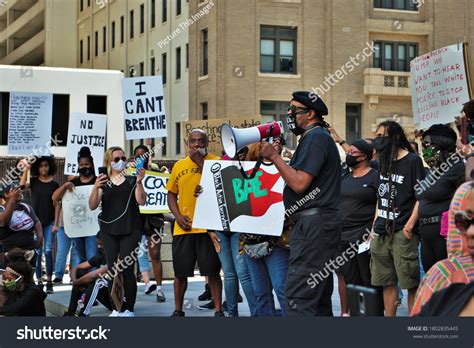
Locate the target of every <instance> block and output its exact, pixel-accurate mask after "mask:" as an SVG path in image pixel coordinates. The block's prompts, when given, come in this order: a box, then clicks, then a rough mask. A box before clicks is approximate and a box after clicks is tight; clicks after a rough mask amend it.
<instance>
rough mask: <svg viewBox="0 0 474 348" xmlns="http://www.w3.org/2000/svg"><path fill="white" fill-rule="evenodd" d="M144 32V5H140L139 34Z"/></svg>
mask: <svg viewBox="0 0 474 348" xmlns="http://www.w3.org/2000/svg"><path fill="white" fill-rule="evenodd" d="M144 32H145V5H144V4H141V5H140V34H143V33H144Z"/></svg>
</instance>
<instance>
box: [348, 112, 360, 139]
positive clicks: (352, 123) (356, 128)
mask: <svg viewBox="0 0 474 348" xmlns="http://www.w3.org/2000/svg"><path fill="white" fill-rule="evenodd" d="M361 109H362V107H361V105H360V104H346V141H347V143H348V144H353V143H354V142H355V141H356V140H357V139H360V138H361V137H362V133H361V121H362V116H361Z"/></svg>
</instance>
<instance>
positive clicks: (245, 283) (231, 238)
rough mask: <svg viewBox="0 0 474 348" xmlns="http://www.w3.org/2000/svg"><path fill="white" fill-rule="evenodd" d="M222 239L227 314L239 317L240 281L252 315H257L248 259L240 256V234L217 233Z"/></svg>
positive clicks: (221, 253)
mask: <svg viewBox="0 0 474 348" xmlns="http://www.w3.org/2000/svg"><path fill="white" fill-rule="evenodd" d="M217 237H218V238H219V239H220V245H221V252H220V253H219V259H220V260H221V264H222V270H223V271H224V291H225V297H226V301H227V312H228V313H229V315H230V316H238V315H239V311H238V307H237V305H238V298H237V297H238V294H239V280H240V284H241V285H242V289H243V290H244V294H245V297H246V299H247V303H248V305H249V309H250V314H251V315H252V316H256V315H257V307H256V303H255V293H254V290H253V285H252V277H251V276H250V272H249V269H248V266H247V261H246V257H245V256H244V255H239V234H238V233H221V232H217Z"/></svg>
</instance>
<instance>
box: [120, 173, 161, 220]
mask: <svg viewBox="0 0 474 348" xmlns="http://www.w3.org/2000/svg"><path fill="white" fill-rule="evenodd" d="M128 173H129V174H130V175H134V174H135V169H134V168H129V169H128ZM169 179H170V175H169V174H161V173H157V172H152V171H146V172H145V178H144V179H143V188H144V189H145V193H146V205H145V206H143V207H140V213H142V214H159V213H169V212H170V210H169V208H168V190H167V189H166V184H167V183H168V180H169Z"/></svg>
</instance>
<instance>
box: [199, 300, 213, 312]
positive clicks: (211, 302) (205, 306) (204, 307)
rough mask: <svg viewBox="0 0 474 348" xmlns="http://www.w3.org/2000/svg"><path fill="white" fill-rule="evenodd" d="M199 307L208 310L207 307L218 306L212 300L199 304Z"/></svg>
mask: <svg viewBox="0 0 474 348" xmlns="http://www.w3.org/2000/svg"><path fill="white" fill-rule="evenodd" d="M198 308H199V309H202V310H207V309H214V308H216V307H215V305H214V301H210V302H208V303H206V304H203V305H199V306H198Z"/></svg>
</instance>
